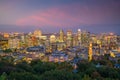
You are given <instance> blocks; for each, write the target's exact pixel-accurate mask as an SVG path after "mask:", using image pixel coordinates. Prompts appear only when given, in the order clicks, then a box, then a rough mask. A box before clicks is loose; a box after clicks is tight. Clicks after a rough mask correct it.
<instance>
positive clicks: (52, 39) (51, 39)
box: [50, 35, 56, 43]
mask: <svg viewBox="0 0 120 80" xmlns="http://www.w3.org/2000/svg"><path fill="white" fill-rule="evenodd" d="M55 42H56V36H55V35H51V36H50V43H55Z"/></svg>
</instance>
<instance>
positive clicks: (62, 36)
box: [59, 30, 64, 42]
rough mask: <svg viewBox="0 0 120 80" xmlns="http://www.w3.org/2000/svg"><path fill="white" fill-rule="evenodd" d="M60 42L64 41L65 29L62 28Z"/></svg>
mask: <svg viewBox="0 0 120 80" xmlns="http://www.w3.org/2000/svg"><path fill="white" fill-rule="evenodd" d="M59 42H64V32H63V30H60V40H59Z"/></svg>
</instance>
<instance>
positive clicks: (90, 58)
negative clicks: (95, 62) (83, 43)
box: [88, 43, 93, 61]
mask: <svg viewBox="0 0 120 80" xmlns="http://www.w3.org/2000/svg"><path fill="white" fill-rule="evenodd" d="M92 54H93V52H92V43H89V50H88V60H89V61H91V60H92Z"/></svg>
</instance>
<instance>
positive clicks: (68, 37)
mask: <svg viewBox="0 0 120 80" xmlns="http://www.w3.org/2000/svg"><path fill="white" fill-rule="evenodd" d="M70 46H72V31H71V30H68V31H67V47H70Z"/></svg>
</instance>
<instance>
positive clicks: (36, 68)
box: [33, 62, 55, 74]
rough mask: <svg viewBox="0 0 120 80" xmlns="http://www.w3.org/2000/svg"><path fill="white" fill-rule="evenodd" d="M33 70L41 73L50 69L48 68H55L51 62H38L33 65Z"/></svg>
mask: <svg viewBox="0 0 120 80" xmlns="http://www.w3.org/2000/svg"><path fill="white" fill-rule="evenodd" d="M33 69H34V71H35V72H36V73H37V74H42V73H44V72H46V71H50V70H54V69H55V65H54V64H53V63H47V62H46V63H38V64H37V65H35V66H34V67H33Z"/></svg>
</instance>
